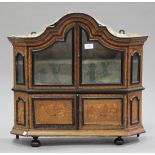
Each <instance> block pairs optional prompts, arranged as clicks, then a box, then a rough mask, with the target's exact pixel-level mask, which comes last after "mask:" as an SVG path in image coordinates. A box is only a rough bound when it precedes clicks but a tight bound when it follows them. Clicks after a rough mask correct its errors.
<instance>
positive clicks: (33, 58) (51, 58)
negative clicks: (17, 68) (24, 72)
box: [29, 23, 76, 89]
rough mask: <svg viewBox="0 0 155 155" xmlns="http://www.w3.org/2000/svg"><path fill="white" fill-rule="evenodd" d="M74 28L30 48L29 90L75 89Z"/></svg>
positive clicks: (73, 25) (68, 28) (69, 28)
mask: <svg viewBox="0 0 155 155" xmlns="http://www.w3.org/2000/svg"><path fill="white" fill-rule="evenodd" d="M75 34H76V26H75V23H74V24H72V25H70V26H68V27H67V29H66V30H64V32H63V35H62V36H61V37H60V35H59V36H56V37H55V36H53V37H52V39H51V40H50V41H49V42H46V43H44V44H42V45H41V46H38V47H32V48H30V53H31V54H30V64H32V65H30V66H29V67H30V75H29V76H30V77H29V78H30V86H29V87H30V88H34V89H35V88H36V89H38V88H39V89H51V88H53V89H56V88H58V89H60V88H62V89H73V88H76V48H75V45H76V35H75Z"/></svg>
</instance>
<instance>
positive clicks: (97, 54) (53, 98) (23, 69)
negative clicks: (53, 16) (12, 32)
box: [8, 13, 147, 146]
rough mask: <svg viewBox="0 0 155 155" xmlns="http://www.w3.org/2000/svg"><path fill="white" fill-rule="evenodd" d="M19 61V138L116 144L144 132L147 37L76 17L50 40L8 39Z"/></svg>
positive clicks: (43, 36) (54, 28) (38, 36)
mask: <svg viewBox="0 0 155 155" xmlns="http://www.w3.org/2000/svg"><path fill="white" fill-rule="evenodd" d="M8 39H9V40H10V42H11V43H12V45H13V59H14V87H13V91H14V127H13V129H12V131H11V133H12V134H15V135H16V138H19V136H31V137H33V140H32V143H31V144H32V146H40V144H41V143H40V141H39V140H38V137H39V136H114V137H117V138H116V139H115V140H114V142H115V143H116V144H123V139H122V137H124V136H132V135H137V136H139V134H141V133H143V132H144V128H143V126H142V90H143V89H144V88H143V86H142V58H143V44H144V42H145V41H146V39H147V36H139V35H136V34H127V33H125V31H124V30H120V31H119V32H115V31H113V30H112V29H111V28H109V27H108V26H105V25H102V24H100V23H98V22H97V21H96V20H95V19H94V18H92V17H90V16H89V15H86V14H83V13H72V14H68V15H66V16H64V17H62V18H61V19H60V20H58V21H57V22H56V23H55V24H53V25H49V26H48V27H47V28H46V29H45V31H44V32H41V33H35V32H32V33H31V34H30V35H27V36H11V37H8Z"/></svg>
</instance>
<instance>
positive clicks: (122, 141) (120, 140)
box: [114, 137, 124, 145]
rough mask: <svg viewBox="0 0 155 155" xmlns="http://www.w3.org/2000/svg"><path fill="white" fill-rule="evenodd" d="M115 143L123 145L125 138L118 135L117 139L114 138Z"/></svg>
mask: <svg viewBox="0 0 155 155" xmlns="http://www.w3.org/2000/svg"><path fill="white" fill-rule="evenodd" d="M114 143H115V144H116V145H122V144H124V140H123V139H122V137H117V138H116V139H115V140H114Z"/></svg>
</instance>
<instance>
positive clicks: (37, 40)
mask: <svg viewBox="0 0 155 155" xmlns="http://www.w3.org/2000/svg"><path fill="white" fill-rule="evenodd" d="M77 23H79V24H81V25H84V26H85V27H86V28H87V30H88V31H89V33H90V36H91V37H92V38H93V37H97V38H99V40H102V41H103V42H105V43H107V44H110V45H111V46H114V47H115V46H120V47H125V46H129V45H131V44H136V45H137V44H143V43H144V42H145V40H146V39H147V36H138V35H128V34H119V33H118V32H115V31H113V30H112V29H111V28H109V27H108V26H105V25H102V24H99V23H98V22H97V21H96V20H95V19H94V18H93V17H91V16H89V15H87V14H84V13H71V14H67V15H65V16H64V17H62V18H60V19H59V20H58V21H57V22H56V23H54V24H52V25H49V26H48V27H47V28H46V29H45V30H44V31H43V32H42V33H36V34H34V33H33V34H31V35H27V36H12V37H8V39H9V40H10V41H11V42H12V43H13V44H15V45H20V46H32V47H33V46H40V45H43V44H44V43H47V42H50V43H52V42H53V41H54V40H56V38H57V40H63V38H64V34H65V32H66V31H67V30H68V29H70V28H71V27H73V26H75V25H76V24H77Z"/></svg>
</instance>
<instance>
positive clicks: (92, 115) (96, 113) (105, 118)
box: [79, 95, 126, 129]
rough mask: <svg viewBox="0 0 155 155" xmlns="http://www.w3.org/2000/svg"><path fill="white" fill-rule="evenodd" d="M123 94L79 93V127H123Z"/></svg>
mask: <svg viewBox="0 0 155 155" xmlns="http://www.w3.org/2000/svg"><path fill="white" fill-rule="evenodd" d="M125 104H126V101H125V99H124V97H123V96H119V95H118V96H114V95H107V96H106V95H105V96H104V95H81V96H80V103H79V110H80V115H79V118H80V126H79V127H80V129H118V128H123V126H124V125H123V124H124V123H123V120H124V115H123V113H124V109H125V108H124V105H125Z"/></svg>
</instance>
